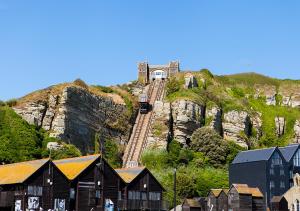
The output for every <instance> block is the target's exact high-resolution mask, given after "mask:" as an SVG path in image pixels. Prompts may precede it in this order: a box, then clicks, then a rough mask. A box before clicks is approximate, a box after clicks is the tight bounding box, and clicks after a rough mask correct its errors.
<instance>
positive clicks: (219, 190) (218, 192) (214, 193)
mask: <svg viewBox="0 0 300 211" xmlns="http://www.w3.org/2000/svg"><path fill="white" fill-rule="evenodd" d="M210 192H211V193H212V194H213V195H214V196H215V197H218V196H219V195H220V193H221V192H222V189H211V190H210Z"/></svg>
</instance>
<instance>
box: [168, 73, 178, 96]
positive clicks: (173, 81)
mask: <svg viewBox="0 0 300 211" xmlns="http://www.w3.org/2000/svg"><path fill="white" fill-rule="evenodd" d="M179 90H180V83H179V81H178V80H177V78H176V77H171V78H170V79H169V80H168V82H167V85H166V94H167V96H168V95H170V94H172V93H175V92H177V91H179Z"/></svg>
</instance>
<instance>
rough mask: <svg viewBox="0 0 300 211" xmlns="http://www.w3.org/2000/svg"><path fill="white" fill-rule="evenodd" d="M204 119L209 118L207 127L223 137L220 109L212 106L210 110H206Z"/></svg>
mask: <svg viewBox="0 0 300 211" xmlns="http://www.w3.org/2000/svg"><path fill="white" fill-rule="evenodd" d="M205 118H206V119H208V118H211V122H210V123H209V127H210V128H212V129H214V130H216V131H217V132H218V133H219V134H220V135H223V127H222V110H221V109H220V108H218V107H215V106H214V107H212V108H210V109H206V114H205Z"/></svg>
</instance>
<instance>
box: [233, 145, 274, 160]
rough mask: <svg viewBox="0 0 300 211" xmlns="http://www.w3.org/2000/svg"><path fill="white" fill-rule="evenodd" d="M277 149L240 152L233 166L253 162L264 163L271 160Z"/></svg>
mask: <svg viewBox="0 0 300 211" xmlns="http://www.w3.org/2000/svg"><path fill="white" fill-rule="evenodd" d="M275 150H276V147H271V148H267V149H256V150H248V151H242V152H239V154H238V155H237V156H236V157H235V158H234V160H233V161H232V164H236V163H246V162H253V161H263V160H266V161H267V160H269V159H270V157H271V155H272V154H273V152H274V151H275Z"/></svg>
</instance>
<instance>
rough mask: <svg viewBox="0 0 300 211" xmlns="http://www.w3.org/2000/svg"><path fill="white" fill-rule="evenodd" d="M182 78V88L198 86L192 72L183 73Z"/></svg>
mask: <svg viewBox="0 0 300 211" xmlns="http://www.w3.org/2000/svg"><path fill="white" fill-rule="evenodd" d="M184 80H185V83H184V88H186V89H191V88H193V87H198V83H197V79H196V78H195V77H194V76H193V75H192V74H187V75H185V77H184Z"/></svg>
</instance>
